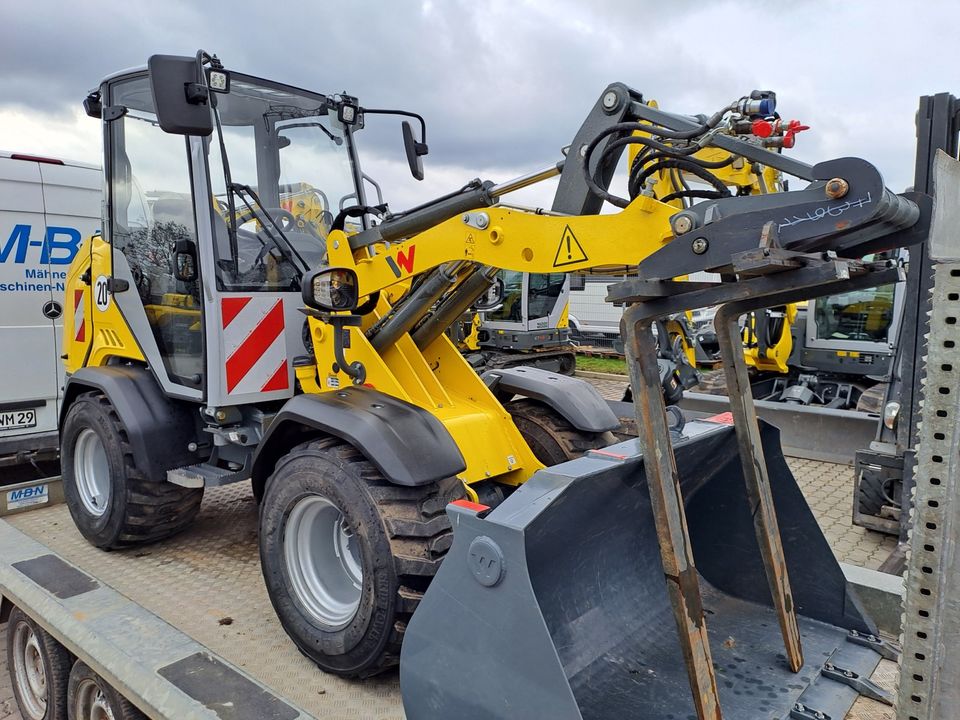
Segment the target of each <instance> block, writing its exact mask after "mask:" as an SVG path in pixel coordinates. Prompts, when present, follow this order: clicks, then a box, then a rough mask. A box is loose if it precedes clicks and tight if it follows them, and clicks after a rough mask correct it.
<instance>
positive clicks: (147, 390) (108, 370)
mask: <svg viewBox="0 0 960 720" xmlns="http://www.w3.org/2000/svg"><path fill="white" fill-rule="evenodd" d="M90 391H97V392H100V393H103V395H105V396H106V398H107V399H108V400H109V401H110V404H111V405H113V408H114V410H116V412H117V415H118V416H119V417H120V422H121V423H122V424H123V427H124V429H125V430H126V432H127V436H128V438H129V441H130V447H131V449H132V451H133V456H134V460H135V462H136V466H137V467H138V468H139V469H140V470H142V471H143V472H144V473H145V474H146V475H147V477H148V478H149V479H150V480H153V481H156V482H163V481H165V480H166V479H167V470H169V469H171V468H178V467H184V466H186V465H193V464H195V463H197V462H199V461H200V460H201V459H202V458H199V457H198V456H197V454H196V452H195V451H193V452H192V451H191V450H190V449H189V446H190V445H191V443H197V442H198V435H199V432H200V414H199V412H197V410H198V406H197V405H195V404H193V403H189V402H185V401H181V400H175V399H173V398H170V397H167V396H166V395H165V394H164V393H163V390H162V389H161V388H160V385H159V384H158V383H157V380H156V378H154V376H153V374H152V373H151V372H150V371H149V370H148V369H147V368H144V367H139V366H135V365H124V366H101V367H88V368H82V369H80V370H78V371H77V372H75V373H74V374H73V375H71V376H70V377H69V378H67V382H66V386H65V387H64V391H63V402H62V403H61V405H60V429H61V433H62V431H63V421H64V419H65V418H66V415H67V412H68V411H69V409H70V407H71V406H72V405H73V402H74V401H75V400H76V399H77V396H79V395H81V394H83V393H86V392H90ZM62 439H63V438H62V437H61V442H62ZM158 450H159V452H158Z"/></svg>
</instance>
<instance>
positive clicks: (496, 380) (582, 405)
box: [483, 367, 620, 432]
mask: <svg viewBox="0 0 960 720" xmlns="http://www.w3.org/2000/svg"><path fill="white" fill-rule="evenodd" d="M483 381H484V382H485V383H486V384H487V387H488V388H490V390H491V391H492V392H494V393H495V394H497V396H500V397H502V396H505V395H523V396H525V397H528V398H531V399H532V400H539V401H540V402H542V403H546V404H547V405H549V406H550V407H551V408H553V409H554V410H556V411H557V412H558V413H560V414H561V415H562V416H563V417H564V418H566V419H567V421H568V422H569V423H570V424H571V425H573V426H574V427H575V428H576V429H577V430H583V431H585V432H606V431H607V430H616V429H617V428H619V427H620V420H619V419H618V418H617V416H616V414H614V412H613V411H612V410H611V409H610V406H609V405H607V401H606V400H604V399H603V397H602V396H601V395H600V393H599V392H597V390H596V388H594V387H593V385H591V384H590V383H588V382H586V381H585V380H581V379H580V378H575V377H570V376H568V375H559V374H558V373H553V372H548V371H546V370H541V369H540V368H535V367H514V368H503V369H502V370H488V371H487V372H485V373H484V374H483Z"/></svg>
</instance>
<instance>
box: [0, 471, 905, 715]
mask: <svg viewBox="0 0 960 720" xmlns="http://www.w3.org/2000/svg"><path fill="white" fill-rule="evenodd" d="M816 465H817V467H816V468H814V470H815V471H817V472H829V471H830V470H831V467H835V468H837V466H831V465H830V464H828V463H817V464H816ZM820 465H822V466H823V467H819V466H820ZM837 469H839V468H837ZM843 470H846V468H843ZM37 558H44V559H42V560H39V561H38V560H37ZM92 586H96V587H92ZM0 593H2V595H3V597H4V616H3V617H4V619H6V617H7V613H8V612H9V607H10V604H11V603H12V604H16V605H17V606H19V607H20V608H21V609H22V610H23V611H24V612H25V613H26V614H27V615H29V616H30V617H31V618H33V619H34V620H35V621H36V622H37V623H38V624H39V625H40V626H41V627H43V628H45V629H46V630H47V631H48V632H49V633H50V634H51V635H53V636H54V637H55V638H56V639H57V640H59V641H60V642H61V643H63V644H64V645H65V646H66V647H67V648H68V650H70V652H71V653H72V655H74V656H76V657H78V658H80V659H82V660H83V661H84V662H86V663H87V664H88V665H90V666H91V667H92V668H93V669H94V670H95V671H96V672H98V673H99V674H100V675H101V676H102V677H103V678H104V679H105V680H106V681H107V682H109V683H110V684H112V685H113V686H114V687H115V688H117V689H118V690H119V691H120V692H121V693H122V694H123V695H124V696H125V697H126V698H127V699H128V700H130V701H131V702H132V703H133V704H135V705H136V706H137V707H138V708H140V709H141V710H142V711H143V712H144V713H145V714H146V715H148V716H149V717H152V718H176V719H177V720H189V719H190V718H211V719H212V718H220V719H221V720H228V719H229V720H244V719H245V718H251V719H252V718H262V719H263V720H267V719H273V718H276V719H277V720H280V719H287V718H289V719H290V720H293V719H295V718H308V717H318V718H324V720H358V719H369V720H374V719H376V720H399V719H400V718H403V717H404V714H403V707H402V701H401V697H400V688H399V681H398V674H397V673H396V672H392V673H388V674H386V675H382V676H378V677H375V678H372V679H368V680H365V681H346V680H343V679H340V678H338V677H336V676H333V675H328V674H324V673H322V672H321V671H319V670H318V669H317V668H316V667H315V666H314V665H313V664H312V663H310V661H308V660H307V659H306V658H305V657H303V656H302V655H300V653H299V652H298V651H297V650H296V648H295V647H294V645H293V643H291V642H290V641H289V639H288V638H287V636H286V635H285V634H284V632H283V630H282V628H281V627H280V624H279V622H278V621H277V619H276V616H275V615H274V612H273V609H272V607H271V605H270V601H269V599H268V597H267V592H266V588H265V587H264V584H263V580H262V577H261V573H260V569H259V557H258V549H257V507H256V503H255V501H254V498H253V494H252V492H251V490H250V488H249V486H247V485H232V486H227V487H221V488H212V489H210V490H209V492H208V494H207V496H206V497H205V498H204V505H203V509H202V511H201V513H200V516H199V517H198V519H197V521H196V523H195V524H194V525H193V526H192V527H191V528H190V529H189V530H187V531H186V532H184V533H183V534H181V535H178V536H176V537H174V538H172V539H169V540H166V541H164V542H160V543H157V544H155V545H151V546H148V547H140V548H132V549H129V550H121V551H113V552H103V551H101V550H98V549H96V548H94V547H92V546H91V545H89V544H88V543H87V542H86V541H85V540H84V539H83V538H82V537H81V535H80V533H79V532H78V531H77V530H76V528H75V527H74V524H73V522H72V520H71V518H70V515H69V512H68V511H67V508H66V506H65V505H62V504H49V505H44V506H38V507H37V508H35V509H33V510H30V511H29V512H22V513H19V514H16V515H13V516H9V517H7V518H5V519H3V520H0ZM896 676H897V670H896V665H895V664H894V663H891V662H887V661H884V662H882V663H881V665H880V666H879V667H878V669H877V672H876V673H875V674H874V679H875V681H876V682H878V683H879V684H880V685H881V686H884V687H885V688H886V689H888V690H894V687H893V685H894V683H895V681H896ZM466 681H468V679H467V680H466ZM6 688H7V692H8V693H9V692H10V689H9V688H10V686H9V685H8V684H7V685H6ZM191 693H192V696H191ZM4 703H6V705H7V707H9V706H11V705H12V704H13V703H12V702H11V701H10V700H9V698H4V697H0V718H4V720H6V718H7V717H9V718H10V719H11V720H14V719H16V718H19V714H18V713H16V711H13V713H12V714H9V715H6V716H5V715H4V714H3V712H2V708H3V707H4ZM893 717H894V714H893V708H891V707H889V706H887V705H883V704H881V703H878V702H876V701H873V700H869V699H867V698H860V699H859V700H858V701H857V703H856V705H855V706H854V707H853V709H852V710H851V712H850V714H848V715H847V718H848V720H892V718H893ZM743 720H753V719H752V718H744V719H743ZM757 720H760V719H759V718H758V719H757ZM762 720H770V719H769V718H763V719H762Z"/></svg>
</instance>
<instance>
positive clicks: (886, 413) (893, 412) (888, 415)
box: [883, 402, 900, 430]
mask: <svg viewBox="0 0 960 720" xmlns="http://www.w3.org/2000/svg"><path fill="white" fill-rule="evenodd" d="M899 415H900V403H898V402H888V403H887V404H886V405H884V406H883V424H884V425H886V426H887V428H888V429H890V430H893V429H894V428H895V427H896V426H897V418H898V417H899Z"/></svg>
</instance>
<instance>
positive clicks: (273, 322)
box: [220, 296, 290, 394]
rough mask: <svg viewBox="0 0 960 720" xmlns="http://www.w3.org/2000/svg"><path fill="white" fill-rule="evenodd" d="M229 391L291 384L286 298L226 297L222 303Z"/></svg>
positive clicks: (248, 391) (266, 390) (256, 389)
mask: <svg viewBox="0 0 960 720" xmlns="http://www.w3.org/2000/svg"><path fill="white" fill-rule="evenodd" d="M220 314H221V317H222V321H223V349H224V355H225V356H226V358H227V362H226V368H225V370H226V381H227V393H228V394H240V393H255V392H271V391H274V390H287V389H288V388H289V387H290V378H289V371H288V369H287V348H286V344H285V342H284V339H283V327H284V323H283V300H281V299H279V298H275V297H251V296H247V297H225V298H223V299H222V300H221V302H220Z"/></svg>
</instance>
